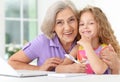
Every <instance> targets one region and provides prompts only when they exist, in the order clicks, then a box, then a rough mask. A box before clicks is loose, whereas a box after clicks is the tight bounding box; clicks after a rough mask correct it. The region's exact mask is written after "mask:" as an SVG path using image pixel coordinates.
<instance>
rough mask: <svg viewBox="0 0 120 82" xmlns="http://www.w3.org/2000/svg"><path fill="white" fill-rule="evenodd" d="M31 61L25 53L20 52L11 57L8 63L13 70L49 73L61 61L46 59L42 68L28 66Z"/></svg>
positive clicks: (58, 59)
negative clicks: (44, 71)
mask: <svg viewBox="0 0 120 82" xmlns="http://www.w3.org/2000/svg"><path fill="white" fill-rule="evenodd" d="M31 61H32V60H30V59H29V58H28V57H27V56H26V55H25V53H24V52H23V51H22V50H20V51H18V52H17V53H15V54H14V55H12V56H11V57H10V58H9V60H8V63H9V64H10V65H11V66H12V67H13V68H14V69H17V70H19V69H27V70H46V71H50V70H52V69H53V68H55V67H56V66H57V65H59V64H60V63H61V62H62V60H61V59H60V58H49V59H47V60H46V61H45V62H44V64H43V65H42V66H35V65H30V64H29V63H30V62H31Z"/></svg>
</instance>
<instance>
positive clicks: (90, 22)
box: [79, 11, 98, 38]
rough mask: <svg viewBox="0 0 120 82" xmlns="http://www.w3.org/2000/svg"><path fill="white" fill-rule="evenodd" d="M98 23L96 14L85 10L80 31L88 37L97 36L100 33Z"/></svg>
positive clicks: (81, 18) (80, 23)
mask: <svg viewBox="0 0 120 82" xmlns="http://www.w3.org/2000/svg"><path fill="white" fill-rule="evenodd" d="M97 32H98V25H97V22H96V21H95V19H94V16H93V14H92V13H91V12H89V11H88V12H84V13H82V15H81V17H80V22H79V33H80V35H81V36H82V35H84V36H86V37H91V38H94V37H97V35H98V33H97Z"/></svg>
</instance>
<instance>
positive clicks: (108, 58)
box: [101, 45, 120, 74]
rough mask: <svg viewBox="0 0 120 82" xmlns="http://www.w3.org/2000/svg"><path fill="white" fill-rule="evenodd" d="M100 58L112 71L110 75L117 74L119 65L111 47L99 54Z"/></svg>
mask: <svg viewBox="0 0 120 82" xmlns="http://www.w3.org/2000/svg"><path fill="white" fill-rule="evenodd" d="M101 58H102V60H103V61H104V62H105V63H106V64H107V65H108V66H109V68H110V69H111V70H112V74H118V73H119V67H120V66H119V65H120V64H119V60H118V56H117V53H116V52H115V51H114V49H113V47H112V46H111V45H109V46H108V47H107V48H105V49H104V50H103V51H102V52H101Z"/></svg>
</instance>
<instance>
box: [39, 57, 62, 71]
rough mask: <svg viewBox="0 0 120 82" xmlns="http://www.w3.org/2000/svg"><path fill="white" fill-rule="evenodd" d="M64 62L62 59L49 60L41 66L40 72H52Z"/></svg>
mask: <svg viewBox="0 0 120 82" xmlns="http://www.w3.org/2000/svg"><path fill="white" fill-rule="evenodd" d="M62 61H63V60H62V59H60V58H49V59H47V60H46V61H45V63H44V64H43V65H42V66H40V70H45V71H50V70H52V69H54V68H55V67H56V66H57V65H59V64H60V63H62Z"/></svg>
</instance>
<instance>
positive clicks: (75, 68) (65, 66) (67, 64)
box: [55, 45, 85, 73]
mask: <svg viewBox="0 0 120 82" xmlns="http://www.w3.org/2000/svg"><path fill="white" fill-rule="evenodd" d="M77 51H78V45H76V46H75V47H74V48H73V49H72V51H71V52H70V54H69V55H72V56H73V57H75V58H76V54H77ZM55 71H56V72H62V73H83V72H85V65H84V64H77V63H74V62H73V61H71V60H70V59H68V58H65V59H64V61H63V62H62V63H61V64H60V65H58V66H57V67H56V69H55Z"/></svg>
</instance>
